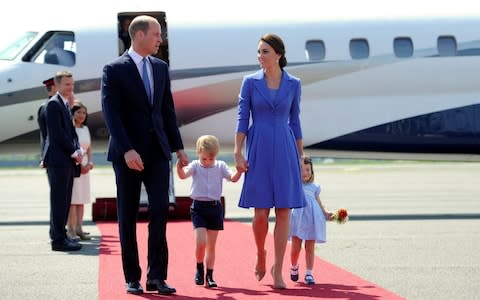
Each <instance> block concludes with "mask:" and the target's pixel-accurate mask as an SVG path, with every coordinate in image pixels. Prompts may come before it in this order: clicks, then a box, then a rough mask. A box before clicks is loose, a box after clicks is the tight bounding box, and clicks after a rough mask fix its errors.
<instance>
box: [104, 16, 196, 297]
mask: <svg viewBox="0 0 480 300" xmlns="http://www.w3.org/2000/svg"><path fill="white" fill-rule="evenodd" d="M129 33H130V36H131V38H132V47H131V48H130V49H129V50H128V51H127V52H125V53H124V54H123V55H122V56H120V57H119V58H117V59H116V60H114V61H113V62H111V63H110V64H107V65H106V66H105V67H104V69H103V78H102V108H103V113H104V116H105V121H106V124H107V127H108V130H109V132H110V142H109V148H108V160H109V161H112V165H113V169H114V172H115V177H116V184H117V210H118V225H119V232H120V243H121V249H122V263H123V272H124V275H125V281H126V283H127V292H128V293H134V294H140V293H143V288H142V286H141V285H140V278H141V269H140V264H139V257H138V247H137V241H136V217H137V211H138V207H139V202H140V189H141V184H142V182H143V183H144V185H145V188H146V191H147V194H148V214H149V226H148V271H147V285H146V288H147V290H148V291H153V290H157V291H158V292H159V293H160V294H171V293H175V292H176V290H175V289H174V288H172V287H170V286H168V285H167V283H166V282H165V280H166V278H167V264H168V248H167V239H166V223H167V215H168V205H169V203H168V187H169V171H170V166H169V160H170V159H171V152H174V151H176V153H177V158H178V159H179V160H180V161H181V162H182V163H184V164H188V157H187V155H186V154H185V152H184V151H183V143H182V139H181V136H180V132H179V130H178V127H177V118H176V114H175V108H174V104H173V99H172V93H171V90H170V77H169V71H168V66H167V64H166V63H165V62H164V61H162V60H160V59H157V58H156V57H153V56H150V55H152V54H155V53H157V51H158V48H159V46H160V44H161V43H162V38H161V28H160V24H159V23H158V21H157V20H156V19H154V18H152V17H148V16H138V17H136V18H135V19H134V20H132V23H131V24H130V27H129ZM143 58H146V68H147V70H145V71H143V66H144V60H143ZM144 72H147V75H143V74H144ZM144 77H148V78H145V79H146V82H144V81H143V78H144ZM147 88H149V90H147ZM149 94H150V95H151V97H150V98H149Z"/></svg>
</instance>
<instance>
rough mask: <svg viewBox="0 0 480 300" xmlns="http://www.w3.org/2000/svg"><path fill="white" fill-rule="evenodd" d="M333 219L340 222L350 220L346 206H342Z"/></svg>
mask: <svg viewBox="0 0 480 300" xmlns="http://www.w3.org/2000/svg"><path fill="white" fill-rule="evenodd" d="M333 220H334V221H335V222H337V223H338V224H343V223H345V222H347V221H348V212H347V209H346V208H340V209H338V210H337V212H336V213H335V214H334V215H333Z"/></svg>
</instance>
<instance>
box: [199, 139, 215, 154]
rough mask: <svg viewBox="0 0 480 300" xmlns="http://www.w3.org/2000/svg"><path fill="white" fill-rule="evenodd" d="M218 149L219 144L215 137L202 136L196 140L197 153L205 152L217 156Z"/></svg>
mask: <svg viewBox="0 0 480 300" xmlns="http://www.w3.org/2000/svg"><path fill="white" fill-rule="evenodd" d="M219 149H220V143H219V142H218V139H217V137H216V136H213V135H202V136H201V137H199V138H198V140H197V153H200V152H206V153H208V154H210V155H217V154H218V151H219Z"/></svg>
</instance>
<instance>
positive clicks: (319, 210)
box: [290, 157, 333, 284]
mask: <svg viewBox="0 0 480 300" xmlns="http://www.w3.org/2000/svg"><path fill="white" fill-rule="evenodd" d="M313 181H314V173H313V164H312V160H311V159H310V158H309V157H304V158H303V164H302V182H303V190H304V192H305V200H306V202H307V205H306V206H305V207H302V208H294V209H292V213H291V221H290V238H291V241H292V247H291V254H290V258H291V267H290V279H291V280H292V281H297V280H298V257H299V256H300V250H301V248H302V242H303V241H305V261H306V267H307V269H306V270H305V283H306V284H315V279H314V278H313V274H312V271H313V262H314V260H315V242H317V243H325V242H326V222H325V221H326V220H332V218H333V213H331V212H329V211H328V210H326V208H325V206H324V205H323V204H322V201H320V185H318V184H316V183H314V182H313Z"/></svg>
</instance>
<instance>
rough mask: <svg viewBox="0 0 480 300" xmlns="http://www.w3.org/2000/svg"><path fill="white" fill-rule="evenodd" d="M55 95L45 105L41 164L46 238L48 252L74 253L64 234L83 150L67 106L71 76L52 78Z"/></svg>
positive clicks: (76, 247) (73, 245) (77, 246)
mask: <svg viewBox="0 0 480 300" xmlns="http://www.w3.org/2000/svg"><path fill="white" fill-rule="evenodd" d="M55 85H56V86H57V89H58V92H57V94H55V95H54V96H53V97H52V98H51V99H50V100H49V101H48V103H47V108H46V119H47V131H48V135H47V141H46V143H45V157H44V162H45V164H46V165H47V175H48V182H49V184H50V238H51V240H52V242H51V244H52V250H54V251H74V250H79V249H80V248H81V245H80V244H78V243H75V242H73V241H72V240H70V239H69V238H67V235H66V229H65V226H66V224H67V219H68V211H69V208H70V201H71V199H72V185H73V178H74V176H75V165H76V164H79V163H81V161H82V158H83V157H82V156H83V150H82V149H81V148H80V145H79V143H78V139H77V135H76V133H75V129H74V128H73V124H72V119H71V117H70V110H69V105H68V100H67V99H68V98H69V97H71V96H72V95H73V87H74V81H73V76H72V73H70V72H68V71H61V72H58V73H57V74H56V75H55Z"/></svg>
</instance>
